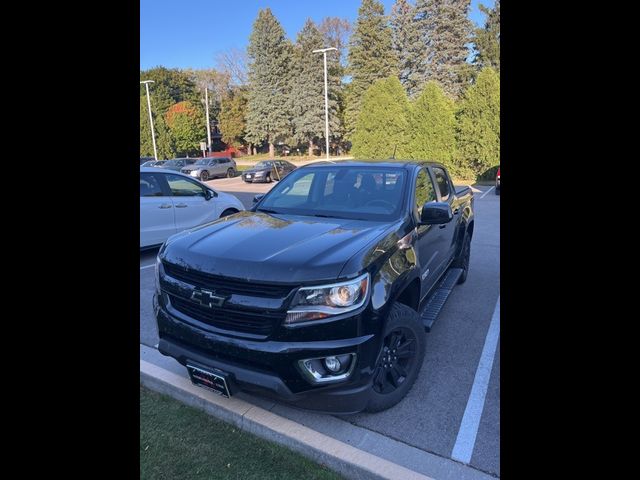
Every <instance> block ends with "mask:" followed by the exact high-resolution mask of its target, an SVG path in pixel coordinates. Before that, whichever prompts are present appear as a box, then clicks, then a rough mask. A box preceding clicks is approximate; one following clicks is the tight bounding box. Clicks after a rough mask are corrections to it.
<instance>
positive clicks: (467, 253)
mask: <svg viewBox="0 0 640 480" xmlns="http://www.w3.org/2000/svg"><path fill="white" fill-rule="evenodd" d="M470 260H471V237H469V235H466V234H465V236H464V242H463V243H462V249H461V250H460V253H459V254H458V256H457V257H456V258H455V259H454V260H453V262H451V268H461V269H462V275H460V278H459V279H458V284H460V283H464V282H465V281H466V280H467V274H468V273H469V261H470Z"/></svg>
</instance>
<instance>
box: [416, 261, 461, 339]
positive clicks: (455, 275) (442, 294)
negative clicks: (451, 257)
mask: <svg viewBox="0 0 640 480" xmlns="http://www.w3.org/2000/svg"><path fill="white" fill-rule="evenodd" d="M460 275H462V269H461V268H450V269H449V271H448V272H447V273H445V275H444V277H442V280H441V281H440V283H439V284H438V286H437V287H436V289H435V290H434V291H433V293H432V294H431V296H430V297H429V300H427V304H426V305H425V307H424V310H423V311H422V315H421V316H420V317H421V319H422V323H423V324H424V328H425V330H426V331H427V332H430V331H431V327H432V326H433V323H434V322H435V321H436V318H438V314H439V313H440V310H442V307H444V304H445V302H446V301H447V298H449V295H450V294H451V292H452V290H453V287H455V286H456V284H457V283H458V279H459V278H460Z"/></svg>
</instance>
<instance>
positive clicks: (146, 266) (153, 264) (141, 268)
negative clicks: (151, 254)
mask: <svg viewBox="0 0 640 480" xmlns="http://www.w3.org/2000/svg"><path fill="white" fill-rule="evenodd" d="M153 266H155V263H152V264H151V265H145V266H144V267H140V270H144V269H145V268H151V267H153Z"/></svg>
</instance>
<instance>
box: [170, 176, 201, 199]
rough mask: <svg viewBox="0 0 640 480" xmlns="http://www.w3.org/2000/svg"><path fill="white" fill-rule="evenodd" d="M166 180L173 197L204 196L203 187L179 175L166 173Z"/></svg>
mask: <svg viewBox="0 0 640 480" xmlns="http://www.w3.org/2000/svg"><path fill="white" fill-rule="evenodd" d="M167 182H168V183H169V189H170V190H171V196H173V197H196V196H199V197H204V196H205V192H204V187H203V186H202V185H199V184H198V183H196V182H194V181H193V180H191V179H189V178H185V177H182V176H180V175H167Z"/></svg>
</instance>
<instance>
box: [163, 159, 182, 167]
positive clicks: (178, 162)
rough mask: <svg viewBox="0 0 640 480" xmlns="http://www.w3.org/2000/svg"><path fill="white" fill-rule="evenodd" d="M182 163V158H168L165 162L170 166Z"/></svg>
mask: <svg viewBox="0 0 640 480" xmlns="http://www.w3.org/2000/svg"><path fill="white" fill-rule="evenodd" d="M180 164H181V160H167V161H166V163H165V165H168V166H169V167H177V166H178V165H180Z"/></svg>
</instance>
